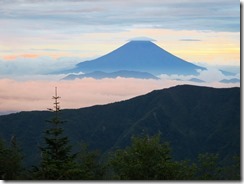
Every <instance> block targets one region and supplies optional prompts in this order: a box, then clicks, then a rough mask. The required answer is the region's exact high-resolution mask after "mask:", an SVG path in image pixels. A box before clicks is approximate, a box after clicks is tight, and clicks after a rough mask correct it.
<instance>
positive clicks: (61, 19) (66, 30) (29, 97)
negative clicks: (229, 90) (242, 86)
mask: <svg viewBox="0 0 244 184" xmlns="http://www.w3.org/2000/svg"><path fill="white" fill-rule="evenodd" d="M137 37H147V38H150V39H152V40H154V42H155V43H156V44H157V45H158V46H160V47H162V48H164V49H165V50H167V51H168V52H170V53H172V54H174V55H176V56H178V57H180V58H182V59H184V60H186V61H189V62H192V63H195V64H199V65H201V66H207V67H210V68H211V69H210V70H208V72H209V73H208V74H206V73H202V74H201V76H212V78H217V79H218V80H219V79H222V78H223V76H221V74H220V73H219V72H218V71H217V70H216V67H217V68H221V67H222V68H225V69H226V70H227V71H231V72H235V73H236V76H235V77H237V78H238V77H239V78H240V72H239V73H238V71H239V69H240V1H236V0H219V1H212V0H198V1H196V0H173V1H172V0H116V1H115V0H42V1H39V0H0V114H1V112H2V113H3V112H15V111H20V110H32V109H37V110H43V109H45V108H44V106H45V107H48V105H49V104H48V100H50V99H49V96H52V94H51V93H52V92H53V89H54V86H58V87H59V86H60V88H61V89H60V90H59V91H60V93H63V96H64V99H65V98H66V99H69V102H67V101H64V102H63V103H64V106H63V107H64V108H72V107H73V108H78V107H83V106H87V105H94V104H101V103H102V104H103V103H107V102H113V101H118V100H123V99H127V98H130V97H133V96H136V95H140V94H143V93H146V92H150V90H154V89H161V88H165V87H169V86H172V85H176V84H175V81H171V79H172V76H162V80H161V81H157V82H155V81H150V80H147V81H145V80H135V79H127V80H126V79H117V80H108V79H106V80H100V81H96V80H91V79H84V80H79V81H77V80H76V81H71V82H64V81H59V80H60V79H61V78H62V76H53V75H52V76H50V75H47V74H48V73H50V72H53V71H56V70H59V69H69V68H72V67H74V66H75V64H77V63H79V62H82V61H85V60H87V59H92V58H96V57H99V56H102V55H104V54H107V53H109V52H111V51H113V50H114V49H116V48H118V47H120V46H122V45H123V44H125V43H126V42H128V41H129V40H131V39H134V38H137ZM174 77H175V78H176V76H174ZM221 77H222V78H221ZM212 78H210V79H206V80H208V82H209V83H208V84H206V85H210V86H214V87H229V86H230V85H229V84H228V85H225V84H222V85H220V84H219V83H217V82H216V81H214V80H212ZM163 80H167V82H165V81H163ZM118 84H121V85H119V86H118ZM108 85H110V87H108ZM66 86H69V88H70V89H72V91H70V90H68V89H66ZM97 86H100V87H99V88H97ZM121 86H123V88H121ZM232 86H236V84H235V85H232ZM108 89H113V90H110V91H108ZM124 89H126V90H124ZM128 89H129V90H128ZM62 90H63V91H62ZM64 91H65V92H66V93H65V92H64ZM79 92H80V93H79ZM72 93H74V94H76V95H73V96H72V97H70V94H72ZM89 95H90V96H89ZM73 98H76V99H73ZM34 99H36V100H34ZM77 99H79V100H77ZM31 102H32V103H31ZM16 104H18V105H16ZM65 104H66V105H65Z"/></svg>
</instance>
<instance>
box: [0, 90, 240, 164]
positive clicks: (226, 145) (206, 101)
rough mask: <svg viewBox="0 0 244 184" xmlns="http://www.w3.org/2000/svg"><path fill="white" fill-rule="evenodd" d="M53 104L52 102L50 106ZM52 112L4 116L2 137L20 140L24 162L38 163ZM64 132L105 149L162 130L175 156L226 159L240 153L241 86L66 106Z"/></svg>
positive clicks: (0, 124)
mask: <svg viewBox="0 0 244 184" xmlns="http://www.w3.org/2000/svg"><path fill="white" fill-rule="evenodd" d="M71 95H72V94H71ZM48 106H49V105H48V104H47V107H48ZM52 116H53V115H52V113H50V112H46V111H33V112H20V113H16V114H10V115H4V116H0V127H1V129H0V137H1V138H2V139H4V140H5V141H9V140H10V139H11V137H12V136H13V135H14V136H15V137H16V139H17V140H18V142H19V144H20V147H21V149H22V152H23V154H24V161H25V162H26V163H27V164H28V165H32V164H35V163H37V162H38V160H39V158H40V153H39V148H38V146H41V145H42V142H43V139H42V137H43V132H44V130H45V129H46V128H47V122H46V120H48V119H50V118H51V117H52ZM60 117H61V119H63V120H65V121H66V123H64V125H63V127H64V133H65V135H67V136H68V137H69V139H70V140H71V143H72V145H74V148H75V145H76V144H78V143H79V142H80V141H85V142H86V143H87V144H88V145H89V147H90V149H98V150H100V151H101V152H102V153H107V152H109V151H112V150H115V149H117V148H123V147H125V146H128V144H129V143H130V139H131V136H132V135H155V134H157V133H160V134H161V138H162V139H163V140H164V141H167V142H169V143H170V145H171V147H172V154H173V157H174V158H175V159H193V160H194V159H195V158H196V157H197V155H198V154H199V153H206V152H209V153H217V154H219V155H220V158H221V160H222V161H223V162H228V160H229V159H230V157H232V156H234V155H240V88H237V87H236V88H225V89H216V88H209V87H198V86H190V85H182V86H176V87H171V88H168V89H163V90H156V91H153V92H151V93H149V94H146V95H143V96H139V97H136V98H132V99H130V100H126V101H122V102H117V103H112V104H108V105H98V106H93V107H87V108H81V109H73V110H62V111H61V112H60Z"/></svg>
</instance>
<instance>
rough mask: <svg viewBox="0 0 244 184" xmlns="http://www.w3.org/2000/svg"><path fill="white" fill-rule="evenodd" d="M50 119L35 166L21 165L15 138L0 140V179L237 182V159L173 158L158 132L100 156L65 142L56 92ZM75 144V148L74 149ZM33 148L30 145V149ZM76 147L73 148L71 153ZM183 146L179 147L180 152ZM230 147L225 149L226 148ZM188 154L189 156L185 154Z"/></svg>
mask: <svg viewBox="0 0 244 184" xmlns="http://www.w3.org/2000/svg"><path fill="white" fill-rule="evenodd" d="M53 98H54V100H55V102H54V104H55V108H54V110H52V111H53V112H54V117H53V118H52V119H51V120H50V121H48V127H47V129H46V131H45V132H44V136H43V140H44V142H45V144H43V145H42V146H41V147H40V148H39V154H40V155H41V159H40V163H39V164H38V165H35V166H32V167H31V168H29V167H28V168H27V167H25V166H24V164H23V160H25V159H26V158H27V157H28V155H23V154H22V151H23V150H21V147H20V146H19V145H20V144H19V143H18V139H16V138H15V136H12V138H11V141H10V144H7V143H6V142H4V141H3V140H0V179H2V180H240V179H241V177H240V157H239V155H237V156H236V157H233V159H232V160H231V161H230V162H229V163H226V162H225V163H223V162H221V161H220V160H219V155H218V154H216V153H200V154H199V155H198V158H197V159H194V160H193V159H189V160H185V159H183V160H176V159H174V157H173V155H172V152H173V151H172V150H171V147H170V144H169V143H167V142H161V141H160V140H161V138H160V134H156V135H154V136H149V135H147V134H144V135H142V136H131V144H130V145H129V146H127V147H125V148H124V149H117V150H114V151H111V152H109V153H108V152H107V153H106V154H103V155H100V154H99V151H90V150H89V149H88V145H86V144H81V145H79V146H76V147H75V148H74V147H73V148H72V146H71V144H70V142H69V138H68V137H67V136H65V135H64V129H63V123H64V122H63V121H62V120H61V119H60V117H59V106H58V104H59V102H58V101H57V100H58V98H59V97H58V96H57V95H56V96H54V97H53ZM77 147H79V148H77ZM32 149H34V148H32ZM74 150H76V151H74ZM183 150H184V147H183V148H182V151H183ZM229 151H231V150H229ZM189 158H191V157H189Z"/></svg>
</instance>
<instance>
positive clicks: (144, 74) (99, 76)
mask: <svg viewBox="0 0 244 184" xmlns="http://www.w3.org/2000/svg"><path fill="white" fill-rule="evenodd" d="M117 77H123V78H137V79H159V78H158V77H155V76H154V75H152V74H150V73H147V72H135V71H126V70H123V71H117V72H111V73H106V72H101V71H95V72H91V73H86V74H80V75H75V74H70V75H68V76H66V77H64V78H63V80H74V79H83V78H94V79H104V78H117Z"/></svg>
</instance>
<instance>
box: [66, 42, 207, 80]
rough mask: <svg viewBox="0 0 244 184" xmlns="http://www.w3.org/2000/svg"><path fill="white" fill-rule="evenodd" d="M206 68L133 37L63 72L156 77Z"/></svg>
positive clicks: (196, 71) (186, 73) (189, 72)
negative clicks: (112, 49)
mask: <svg viewBox="0 0 244 184" xmlns="http://www.w3.org/2000/svg"><path fill="white" fill-rule="evenodd" d="M205 69H206V68H204V67H201V66H197V65H195V64H192V63H190V62H187V61H185V60H183V59H181V58H179V57H177V56H174V55H173V54H171V53H169V52H167V51H166V50H164V49H162V48H160V47H159V46H157V45H156V44H154V43H153V42H151V41H148V40H132V41H129V42H128V43H126V44H125V45H123V46H121V47H119V48H118V49H116V50H114V51H112V52H110V53H108V54H106V55H104V56H101V57H99V58H97V59H94V60H89V61H84V62H80V63H78V64H77V65H76V66H75V67H74V68H73V69H70V70H66V71H63V72H62V73H66V74H68V73H80V72H82V73H85V74H86V73H91V72H94V71H100V72H105V73H112V72H118V71H134V72H146V73H149V74H152V75H154V76H158V75H160V74H168V75H171V74H177V75H198V74H199V73H198V70H205Z"/></svg>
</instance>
